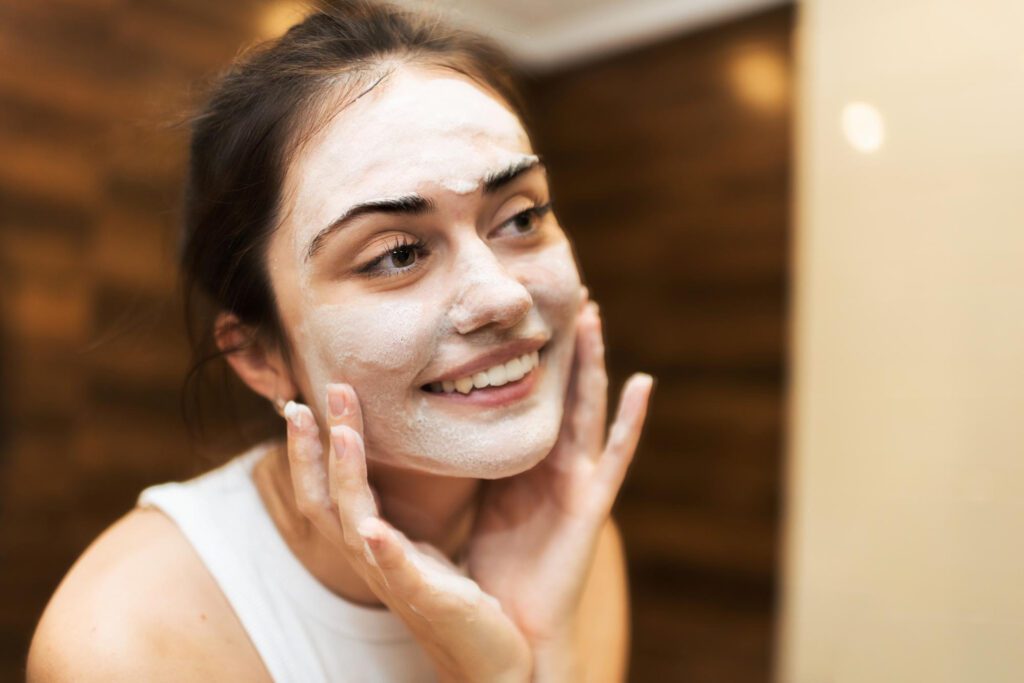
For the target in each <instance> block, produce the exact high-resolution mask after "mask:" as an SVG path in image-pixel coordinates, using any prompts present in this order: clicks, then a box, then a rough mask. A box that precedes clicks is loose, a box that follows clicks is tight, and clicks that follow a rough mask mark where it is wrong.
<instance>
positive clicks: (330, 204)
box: [269, 68, 581, 478]
mask: <svg viewBox="0 0 1024 683" xmlns="http://www.w3.org/2000/svg"><path fill="white" fill-rule="evenodd" d="M529 160H536V157H534V156H533V153H532V150H531V149H530V145H529V140H528V137H527V135H526V133H525V131H524V130H523V128H522V126H521V124H520V123H519V120H518V118H517V117H516V116H515V115H514V114H513V113H512V112H510V111H509V110H508V109H506V108H505V106H504V105H503V104H501V102H500V101H499V100H497V99H495V98H494V97H493V96H492V95H490V94H488V93H487V92H486V91H485V90H483V89H481V88H479V87H478V86H476V85H474V84H473V83H472V82H471V81H469V80H467V79H464V78H462V77H461V76H459V75H455V74H449V73H447V72H439V71H426V70H420V69H411V68H399V69H398V70H396V71H395V72H394V73H392V74H391V75H390V76H389V77H388V78H387V79H386V80H385V81H384V82H383V83H381V84H380V85H378V86H377V87H376V88H375V89H373V90H371V91H370V92H369V93H368V94H367V95H365V96H364V97H362V98H360V99H359V100H357V101H356V102H355V103H353V104H351V105H350V106H348V107H347V108H345V109H344V110H343V111H342V112H341V113H340V115H338V116H336V117H334V119H332V120H331V121H330V123H329V124H328V125H327V126H325V127H324V128H323V129H322V130H321V131H319V132H318V134H317V135H316V136H315V137H314V138H313V139H311V140H310V141H309V142H308V143H307V144H306V145H305V146H304V147H303V148H302V149H301V150H300V152H299V154H298V155H297V156H296V158H295V159H294V160H293V163H292V165H291V166H290V168H289V175H288V178H289V184H288V188H287V191H286V193H285V198H286V199H285V202H286V206H285V209H286V217H287V218H286V220H285V222H284V224H283V225H282V227H281V229H279V230H278V231H277V232H276V233H275V235H274V238H273V240H272V242H271V245H270V253H269V263H270V270H271V279H272V284H273V287H274V291H275V293H276V295H277V298H278V302H279V307H280V309H281V311H282V318H283V320H284V324H285V326H286V328H287V329H288V331H289V333H290V336H291V338H292V342H293V344H294V347H295V352H296V353H297V354H298V355H299V356H300V357H301V359H302V366H303V367H304V368H305V370H306V375H307V376H306V378H305V379H306V384H307V386H308V390H307V392H308V395H307V396H306V398H307V400H308V402H309V403H310V407H311V408H313V410H314V411H315V412H316V413H317V414H318V415H320V416H323V415H324V410H325V407H326V406H325V392H326V385H327V384H328V383H329V382H347V383H349V384H351V385H352V386H353V388H354V389H355V390H356V393H357V394H358V396H359V399H360V404H361V406H362V410H363V421H364V431H365V442H366V447H367V455H368V457H369V458H370V459H373V460H377V461H380V462H387V463H389V464H392V465H397V466H402V467H409V468H413V469H417V470H421V471H427V472H433V473H436V474H446V475H451V476H465V477H480V478H496V477H502V476H509V475H511V474H515V473H517V472H521V471H523V470H525V469H528V468H529V467H532V466H533V465H535V464H536V463H537V462H538V461H539V460H540V459H542V458H543V457H544V456H545V455H547V453H548V452H549V451H550V449H551V447H552V445H553V444H554V442H555V439H556V438H557V436H558V432H559V428H560V424H561V419H562V409H563V402H564V398H565V391H566V387H567V385H568V381H569V370H570V365H571V362H572V354H573V346H574V339H575V319H576V313H577V311H578V309H579V304H580V297H581V287H580V280H579V274H578V271H577V269H576V264H575V260H574V258H573V254H572V250H571V248H570V245H569V242H568V240H567V239H566V238H565V236H564V234H562V232H561V229H560V228H558V227H557V225H554V224H553V222H554V219H553V217H551V218H549V219H546V220H550V221H551V223H552V225H550V226H549V227H546V228H545V230H548V231H549V232H550V233H551V235H552V237H550V238H549V239H546V240H544V241H543V242H541V243H538V244H537V245H535V246H534V247H532V248H529V249H518V250H504V251H502V250H497V249H492V247H491V246H490V245H489V244H488V241H487V240H488V235H487V233H488V232H489V228H488V230H485V231H483V234H479V233H478V231H477V230H476V229H475V227H474V222H475V221H476V219H477V217H476V210H477V208H478V207H481V206H483V200H482V199H481V198H480V197H479V195H474V193H476V192H478V191H479V190H480V188H481V181H482V179H483V178H485V177H486V176H487V175H488V174H489V173H493V172H495V171H497V170H502V169H504V168H506V167H508V166H509V165H510V164H513V163H516V162H522V161H529ZM412 193H417V194H419V195H422V196H424V197H427V198H429V199H431V200H432V201H435V203H436V204H437V206H438V207H439V208H440V207H443V206H444V207H457V208H456V209H453V210H451V211H448V212H447V213H443V214H439V215H444V216H446V217H452V216H454V217H457V218H458V220H452V221H450V225H451V226H452V227H451V228H450V229H449V227H448V226H449V223H445V224H444V226H443V227H442V228H440V229H442V230H445V231H446V232H445V239H446V240H447V244H448V245H449V248H447V249H444V250H440V252H439V254H438V255H436V256H433V257H432V260H428V261H427V262H426V265H424V266H423V269H424V274H421V275H417V276H415V277H413V278H409V284H408V285H405V284H403V280H401V279H400V278H403V277H406V276H403V275H398V276H396V278H395V280H394V281H395V282H398V283H399V284H398V285H397V286H391V285H390V284H389V286H388V287H379V286H374V285H370V284H368V283H367V281H366V280H364V279H362V278H361V276H357V275H345V276H344V277H343V276H341V275H339V274H338V273H336V272H333V271H332V270H331V269H330V268H329V267H325V266H324V265H322V263H321V264H318V263H317V262H315V261H308V260H307V259H306V251H307V249H308V246H309V244H310V241H311V240H312V239H313V237H314V236H315V235H316V234H317V233H318V232H319V231H320V230H321V229H322V228H323V227H324V226H326V225H328V224H330V223H331V221H332V220H334V219H335V218H336V217H337V216H339V215H341V214H342V213H344V211H345V210H346V209H347V208H348V207H351V206H352V205H354V204H356V203H359V202H365V201H370V200H377V199H382V198H393V197H398V196H406V195H409V194H412ZM467 207H468V208H467ZM467 216H468V217H467ZM460 221H461V223H460ZM459 226H461V227H459ZM467 226H469V227H468V229H467ZM352 229H353V228H343V229H342V230H352ZM332 239H347V238H342V237H338V236H335V237H333V238H332ZM368 239H370V238H369V237H367V238H366V239H365V240H364V241H367V240H368ZM317 258H326V255H322V256H318V257H317ZM339 270H340V268H339ZM492 320H500V321H502V324H501V325H497V324H487V323H488V321H492ZM525 338H530V339H542V340H547V343H546V345H545V347H544V349H543V350H542V352H541V367H540V368H538V369H537V370H534V372H537V373H538V375H537V377H538V380H539V381H538V382H537V384H536V386H534V388H533V390H532V391H531V393H530V394H529V395H528V396H526V397H525V398H523V399H521V400H518V401H515V402H513V403H510V404H508V405H504V406H480V405H469V404H465V403H458V402H456V401H452V400H450V399H445V398H443V397H439V396H437V395H434V394H429V393H427V392H425V391H423V389H422V388H421V387H422V385H423V384H424V383H425V382H427V381H430V380H432V379H434V378H436V377H437V376H438V375H440V374H441V373H444V372H447V371H448V370H450V369H451V368H452V367H454V366H456V365H460V364H462V363H465V362H467V361H469V360H472V359H475V358H476V357H478V356H480V355H481V354H483V353H486V352H488V351H491V350H493V349H495V348H496V347H498V346H500V345H502V344H506V343H508V342H511V341H516V340H521V339H525Z"/></svg>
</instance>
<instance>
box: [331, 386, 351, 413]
mask: <svg viewBox="0 0 1024 683" xmlns="http://www.w3.org/2000/svg"><path fill="white" fill-rule="evenodd" d="M327 406H328V410H329V411H330V413H331V417H332V418H334V419H336V420H337V419H341V418H343V417H345V414H346V412H347V410H348V401H347V400H346V398H345V385H344V384H328V385H327Z"/></svg>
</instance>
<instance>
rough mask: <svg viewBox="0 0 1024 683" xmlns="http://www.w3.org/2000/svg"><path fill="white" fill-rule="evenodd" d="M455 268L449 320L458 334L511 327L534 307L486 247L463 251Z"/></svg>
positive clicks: (526, 294) (525, 291)
mask: <svg viewBox="0 0 1024 683" xmlns="http://www.w3.org/2000/svg"><path fill="white" fill-rule="evenodd" d="M462 257H463V258H462V259H461V260H462V263H461V264H459V265H457V266H456V269H455V273H456V287H455V289H456V293H455V297H454V299H453V300H452V304H451V306H450V307H449V309H448V317H449V319H450V320H451V323H452V326H453V327H454V328H455V330H456V331H457V332H458V333H459V334H469V333H470V332H473V331H474V330H478V329H480V328H482V327H485V326H486V325H490V324H494V325H496V326H497V327H499V328H502V329H504V328H510V327H514V326H515V325H516V323H518V322H519V321H520V320H522V319H523V318H524V317H525V316H526V314H527V313H529V312H530V308H532V307H533V297H532V296H530V292H529V291H528V290H527V289H526V287H524V286H523V283H522V282H520V281H519V280H518V279H516V278H515V277H514V276H513V275H512V274H510V273H509V272H508V270H507V269H506V268H505V266H504V265H502V263H501V262H500V261H499V260H498V258H497V257H496V256H495V254H494V252H493V251H491V249H490V248H489V247H487V246H486V245H483V244H480V245H477V246H475V247H474V248H470V249H465V250H464V253H463V254H462Z"/></svg>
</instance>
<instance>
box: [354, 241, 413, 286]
mask: <svg viewBox="0 0 1024 683" xmlns="http://www.w3.org/2000/svg"><path fill="white" fill-rule="evenodd" d="M426 254H427V248H426V244H425V243H424V242H422V241H421V240H417V241H415V242H407V241H404V240H403V241H400V242H398V243H396V244H392V245H390V246H388V247H387V248H386V249H385V250H384V251H383V252H381V254H380V255H379V256H377V257H376V258H374V259H373V260H371V261H370V262H369V263H367V264H366V265H364V266H362V267H361V268H359V273H361V274H363V275H366V276H367V277H378V276H384V277H389V276H392V275H401V274H402V273H407V272H409V271H411V270H415V269H416V268H418V267H419V264H420V263H422V261H423V257H424V256H426Z"/></svg>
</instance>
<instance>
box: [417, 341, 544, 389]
mask: <svg viewBox="0 0 1024 683" xmlns="http://www.w3.org/2000/svg"><path fill="white" fill-rule="evenodd" d="M539 363H540V352H539V351H531V352H530V353H524V354H523V355H521V356H519V357H518V358H513V359H512V360H510V361H508V362H507V363H502V364H501V365H495V366H494V367H492V368H488V369H486V370H481V371H480V372H477V373H474V374H472V375H468V376H466V377H460V378H458V379H455V380H450V379H446V380H445V381H443V382H431V384H430V390H431V391H438V392H440V391H447V392H452V391H458V392H459V393H460V394H468V393H469V392H471V391H473V389H483V388H484V387H500V386H501V385H502V384H508V383H509V382H515V381H517V380H520V379H522V378H523V376H524V375H526V373H528V372H529V371H530V370H533V369H534V368H535V367H537V365H538V364H539Z"/></svg>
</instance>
